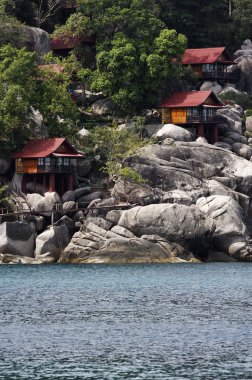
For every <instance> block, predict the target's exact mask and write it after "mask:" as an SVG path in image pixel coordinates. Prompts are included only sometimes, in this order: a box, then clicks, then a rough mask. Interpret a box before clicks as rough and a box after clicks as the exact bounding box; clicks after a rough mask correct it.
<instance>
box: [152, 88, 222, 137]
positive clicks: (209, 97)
mask: <svg viewBox="0 0 252 380" xmlns="http://www.w3.org/2000/svg"><path fill="white" fill-rule="evenodd" d="M222 107H223V104H222V103H221V101H220V100H219V99H218V98H217V96H216V95H215V94H214V93H213V92H212V91H190V92H180V93H176V94H173V95H171V96H170V97H168V98H166V99H164V101H163V102H162V103H161V104H160V106H159V108H160V109H161V111H162V124H163V125H164V124H169V123H171V124H177V125H179V126H184V127H186V128H188V129H189V130H190V131H191V132H192V134H193V135H194V136H195V137H197V136H202V137H205V138H206V139H207V140H208V141H209V142H214V143H215V142H217V141H218V127H217V123H218V122H220V120H218V117H217V116H216V110H217V109H219V108H222ZM174 128H175V127H174Z"/></svg>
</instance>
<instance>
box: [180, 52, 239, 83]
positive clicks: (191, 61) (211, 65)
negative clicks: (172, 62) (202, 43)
mask: <svg viewBox="0 0 252 380" xmlns="http://www.w3.org/2000/svg"><path fill="white" fill-rule="evenodd" d="M182 64H183V65H186V66H188V65H190V66H191V67H192V70H193V71H194V73H196V74H197V75H198V77H199V79H202V80H217V81H222V82H227V81H235V80H236V76H235V75H234V73H232V72H229V71H228V66H230V65H234V64H235V62H234V61H233V59H232V58H231V57H230V56H229V54H228V52H227V50H226V48H225V47H216V48H204V49H186V51H185V53H184V55H183V57H182Z"/></svg>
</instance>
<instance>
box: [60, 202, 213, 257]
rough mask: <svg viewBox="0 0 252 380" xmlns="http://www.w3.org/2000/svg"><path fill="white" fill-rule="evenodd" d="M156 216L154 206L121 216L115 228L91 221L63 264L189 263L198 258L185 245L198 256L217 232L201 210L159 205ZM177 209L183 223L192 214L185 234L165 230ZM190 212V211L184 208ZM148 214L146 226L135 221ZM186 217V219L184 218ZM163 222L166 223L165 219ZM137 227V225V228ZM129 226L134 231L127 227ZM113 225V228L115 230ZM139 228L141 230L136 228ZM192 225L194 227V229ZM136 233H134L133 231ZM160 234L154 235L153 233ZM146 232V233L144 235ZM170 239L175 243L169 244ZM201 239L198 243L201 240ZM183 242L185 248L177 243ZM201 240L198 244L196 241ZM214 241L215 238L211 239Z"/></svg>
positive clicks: (99, 221) (74, 241) (65, 254)
mask: <svg viewBox="0 0 252 380" xmlns="http://www.w3.org/2000/svg"><path fill="white" fill-rule="evenodd" d="M157 206H158V209H156V213H155V214H152V210H153V209H154V208H155V206H154V205H150V206H146V207H137V208H133V209H131V210H128V211H124V212H123V213H122V214H121V217H120V220H119V222H118V224H117V225H115V226H113V224H112V223H111V222H108V221H106V220H105V219H101V218H98V219H97V218H89V219H87V221H86V222H85V224H84V225H83V226H82V228H81V230H80V231H79V232H77V233H75V235H74V236H73V238H72V240H71V242H70V244H69V245H68V246H67V247H66V249H65V250H64V252H63V254H62V255H61V257H60V262H67V263H68V262H74V263H77V262H78V263H121V264H122V263H153V262H181V261H182V262H186V261H192V260H193V259H195V256H194V255H193V254H192V253H191V252H190V251H188V250H187V249H186V248H185V247H183V246H182V244H183V243H184V245H188V246H191V247H194V248H195V255H196V254H197V252H198V251H201V250H203V249H204V246H206V245H207V244H209V243H208V240H209V237H210V235H211V234H212V233H213V230H212V225H211V224H209V222H207V221H206V220H205V217H204V214H203V213H201V212H200V211H199V210H194V211H190V210H189V207H187V208H186V207H185V206H180V205H167V204H165V205H157ZM170 208H173V209H174V210H175V212H178V213H179V212H180V211H181V219H180V220H179V221H178V223H179V222H181V221H182V218H183V216H185V212H186V211H188V215H187V217H186V218H185V220H184V222H183V226H182V228H181V233H180V234H178V233H176V234H175V228H176V226H174V228H173V231H172V232H170V231H169V228H168V226H166V227H165V224H166V221H168V223H169V225H171V224H172V217H173V218H174V213H173V214H170V213H169V209H170ZM185 208H186V209H187V210H186V211H185V210H184V209H185ZM161 210H162V212H161V214H162V215H161V216H160V215H159V221H160V224H159V226H160V225H162V227H163V229H160V228H159V229H158V226H157V225H156V222H157V213H158V212H159V211H161ZM141 213H142V214H143V215H142V217H144V214H146V215H147V214H148V216H149V219H148V220H145V224H144V226H141V225H140V223H141V220H139V221H138V222H133V220H134V217H135V216H136V214H141ZM182 214H183V216H182ZM201 218H202V220H203V219H204V222H203V223H200V224H198V228H197V229H196V230H195V228H194V227H195V225H196V224H197V223H198V222H199V219H201ZM161 219H162V220H161ZM190 223H191V224H194V226H193V228H194V233H193V234H190V233H189V230H188V231H187V232H186V226H187V227H189V224H190ZM133 224H134V225H133ZM124 225H127V226H128V227H130V228H126V227H125V226H124ZM111 226H113V227H111ZM136 227H138V229H137V228H136ZM191 227H192V225H191V226H190V228H191ZM133 230H134V233H133V232H132V231H133ZM157 231H158V232H160V234H159V235H158V234H155V233H154V234H152V232H157ZM143 232H146V233H144V234H143ZM168 238H170V239H171V240H174V241H173V242H172V241H169V240H168ZM197 238H198V240H197ZM179 239H180V240H181V241H180V243H181V245H180V244H179V243H178V242H177V240H179ZM196 240H197V242H196ZM210 240H211V239H210Z"/></svg>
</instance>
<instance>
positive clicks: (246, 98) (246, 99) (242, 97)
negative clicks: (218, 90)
mask: <svg viewBox="0 0 252 380" xmlns="http://www.w3.org/2000/svg"><path fill="white" fill-rule="evenodd" d="M220 99H221V100H222V101H223V102H224V103H228V102H234V103H236V104H239V105H240V106H241V107H242V108H243V109H244V110H246V109H249V108H252V95H247V94H236V93H235V92H233V91H228V92H226V93H224V94H222V95H220Z"/></svg>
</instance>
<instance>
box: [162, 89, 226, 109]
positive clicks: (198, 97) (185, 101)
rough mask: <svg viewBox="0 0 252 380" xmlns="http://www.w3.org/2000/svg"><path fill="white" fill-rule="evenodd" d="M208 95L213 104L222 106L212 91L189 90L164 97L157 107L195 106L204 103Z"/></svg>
mask: <svg viewBox="0 0 252 380" xmlns="http://www.w3.org/2000/svg"><path fill="white" fill-rule="evenodd" d="M210 96H211V98H212V99H213V101H214V104H213V106H220V107H222V106H223V104H222V103H221V101H220V100H219V99H218V98H217V96H216V95H215V94H214V93H213V92H212V91H189V92H178V93H175V94H173V95H171V96H169V97H167V98H165V99H164V101H163V102H162V103H161V104H160V106H159V108H173V107H174V108H180V107H181V108H182V107H197V106H200V105H202V104H204V102H206V100H207V99H208V98H209V97H210Z"/></svg>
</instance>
